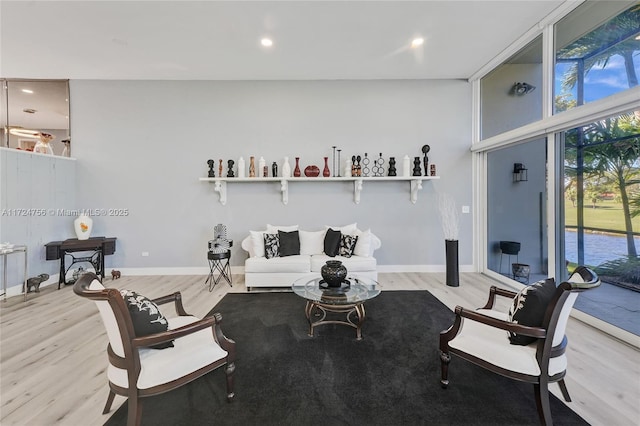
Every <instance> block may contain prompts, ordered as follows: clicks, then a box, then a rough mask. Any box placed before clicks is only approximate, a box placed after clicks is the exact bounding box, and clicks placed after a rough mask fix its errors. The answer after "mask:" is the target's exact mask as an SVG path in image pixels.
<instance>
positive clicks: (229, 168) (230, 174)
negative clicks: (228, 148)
mask: <svg viewBox="0 0 640 426" xmlns="http://www.w3.org/2000/svg"><path fill="white" fill-rule="evenodd" d="M234 164H235V161H233V160H229V161H227V177H236V175H234V174H233V165H234Z"/></svg>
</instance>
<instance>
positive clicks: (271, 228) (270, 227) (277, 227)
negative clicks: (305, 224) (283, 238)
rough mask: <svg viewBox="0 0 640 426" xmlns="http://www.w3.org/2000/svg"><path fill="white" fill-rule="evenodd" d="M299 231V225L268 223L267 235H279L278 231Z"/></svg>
mask: <svg viewBox="0 0 640 426" xmlns="http://www.w3.org/2000/svg"><path fill="white" fill-rule="evenodd" d="M297 230H298V225H270V224H268V223H267V233H269V234H277V233H278V231H282V232H292V231H297Z"/></svg>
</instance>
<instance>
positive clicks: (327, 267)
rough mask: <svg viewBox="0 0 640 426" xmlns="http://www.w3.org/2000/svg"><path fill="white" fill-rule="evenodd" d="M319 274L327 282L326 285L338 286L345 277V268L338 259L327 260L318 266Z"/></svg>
mask: <svg viewBox="0 0 640 426" xmlns="http://www.w3.org/2000/svg"><path fill="white" fill-rule="evenodd" d="M320 275H322V279H324V281H325V282H326V283H327V287H340V286H342V282H343V281H344V280H345V279H346V278H347V268H346V267H345V266H344V265H343V264H342V262H341V261H339V260H327V263H325V264H324V265H322V268H320Z"/></svg>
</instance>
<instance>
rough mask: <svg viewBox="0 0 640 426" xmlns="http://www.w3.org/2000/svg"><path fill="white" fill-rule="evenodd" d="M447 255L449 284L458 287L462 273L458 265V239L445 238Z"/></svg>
mask: <svg viewBox="0 0 640 426" xmlns="http://www.w3.org/2000/svg"><path fill="white" fill-rule="evenodd" d="M444 244H445V257H446V258H447V259H446V260H447V285H448V286H449V287H458V286H459V285H460V274H459V267H458V240H444Z"/></svg>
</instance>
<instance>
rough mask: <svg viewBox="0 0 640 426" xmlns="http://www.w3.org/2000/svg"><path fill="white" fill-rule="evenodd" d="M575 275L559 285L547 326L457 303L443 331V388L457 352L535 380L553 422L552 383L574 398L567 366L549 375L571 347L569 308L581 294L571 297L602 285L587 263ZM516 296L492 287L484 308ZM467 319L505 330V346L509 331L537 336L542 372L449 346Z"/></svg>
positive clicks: (545, 418) (545, 417)
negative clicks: (512, 366) (511, 366)
mask: <svg viewBox="0 0 640 426" xmlns="http://www.w3.org/2000/svg"><path fill="white" fill-rule="evenodd" d="M575 274H578V275H579V276H580V278H581V279H578V280H577V282H569V281H566V282H563V283H561V284H560V285H559V286H558V287H557V290H556V293H555V294H554V296H553V298H552V300H551V302H550V303H549V305H548V307H547V310H546V312H545V316H544V321H543V325H542V326H541V327H529V326H524V325H520V324H517V323H513V322H510V321H506V320H501V319H498V318H494V317H492V316H489V315H485V314H483V313H480V312H476V311H474V310H469V309H465V308H463V307H461V306H456V308H455V311H454V312H455V314H456V318H455V321H454V323H453V325H452V326H451V327H450V328H449V329H447V330H444V331H442V332H441V333H440V361H441V380H440V384H441V386H442V388H447V386H448V385H449V379H448V374H449V363H450V361H451V354H455V355H456V356H458V357H460V358H462V359H465V360H467V361H470V362H472V363H474V364H476V365H478V366H480V367H483V368H485V369H487V370H490V371H493V372H495V373H498V374H501V375H503V376H505V377H509V378H512V379H515V380H519V381H523V382H527V383H533V385H534V393H535V399H536V406H537V409H538V414H539V417H540V422H541V423H542V424H545V425H551V424H553V420H552V418H551V409H550V406H549V390H548V384H549V383H553V382H558V385H559V386H560V390H561V392H562V396H563V397H564V399H565V400H566V401H567V402H571V397H570V396H569V392H568V390H567V386H566V384H565V382H564V377H565V375H566V369H564V370H563V371H561V372H559V373H556V374H553V375H549V374H548V372H549V362H550V360H551V359H553V358H556V357H559V356H561V355H563V354H564V353H565V350H566V347H567V337H566V336H565V335H564V329H565V327H566V321H567V318H568V315H569V311H570V310H571V308H572V306H573V302H574V301H575V297H577V295H574V297H572V298H570V296H571V294H572V293H579V292H582V291H585V290H589V289H592V288H595V287H598V286H599V285H600V280H599V278H598V277H597V275H596V274H595V273H594V272H593V271H591V270H590V269H588V268H586V267H584V266H579V267H578V268H577V269H576V271H575V272H574V274H573V275H572V277H576V275H575ZM516 295H517V293H516V292H513V291H510V290H505V289H500V288H497V287H495V286H492V287H491V289H490V291H489V299H488V301H487V303H486V305H485V306H484V307H482V308H480V309H492V308H493V306H494V304H495V301H496V297H497V296H501V297H507V298H511V299H513V298H514V297H515V296H516ZM464 320H469V321H476V322H479V323H482V324H485V325H487V326H489V327H494V328H497V329H502V330H504V331H505V336H504V341H505V345H509V344H510V343H509V340H508V338H507V333H506V332H508V331H510V332H513V333H516V334H520V335H525V336H530V337H534V338H536V339H537V341H536V342H534V343H531V345H534V346H535V358H536V361H537V364H538V366H539V368H540V372H541V373H540V375H531V374H526V373H523V372H519V371H514V370H511V369H508V368H504V367H503V366H500V365H495V364H492V363H491V362H489V361H487V360H485V359H482V358H480V357H478V356H476V355H475V354H473V353H469V352H466V351H462V350H459V349H456V348H454V347H451V346H449V342H451V341H452V340H453V339H455V337H456V336H458V334H459V333H460V331H461V329H462V327H463V324H464ZM556 333H562V334H561V335H560V334H558V338H556V339H555V340H556V342H558V341H559V343H557V344H556V345H555V346H554V345H553V342H554V336H556ZM560 337H561V340H560ZM522 348H524V347H522Z"/></svg>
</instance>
